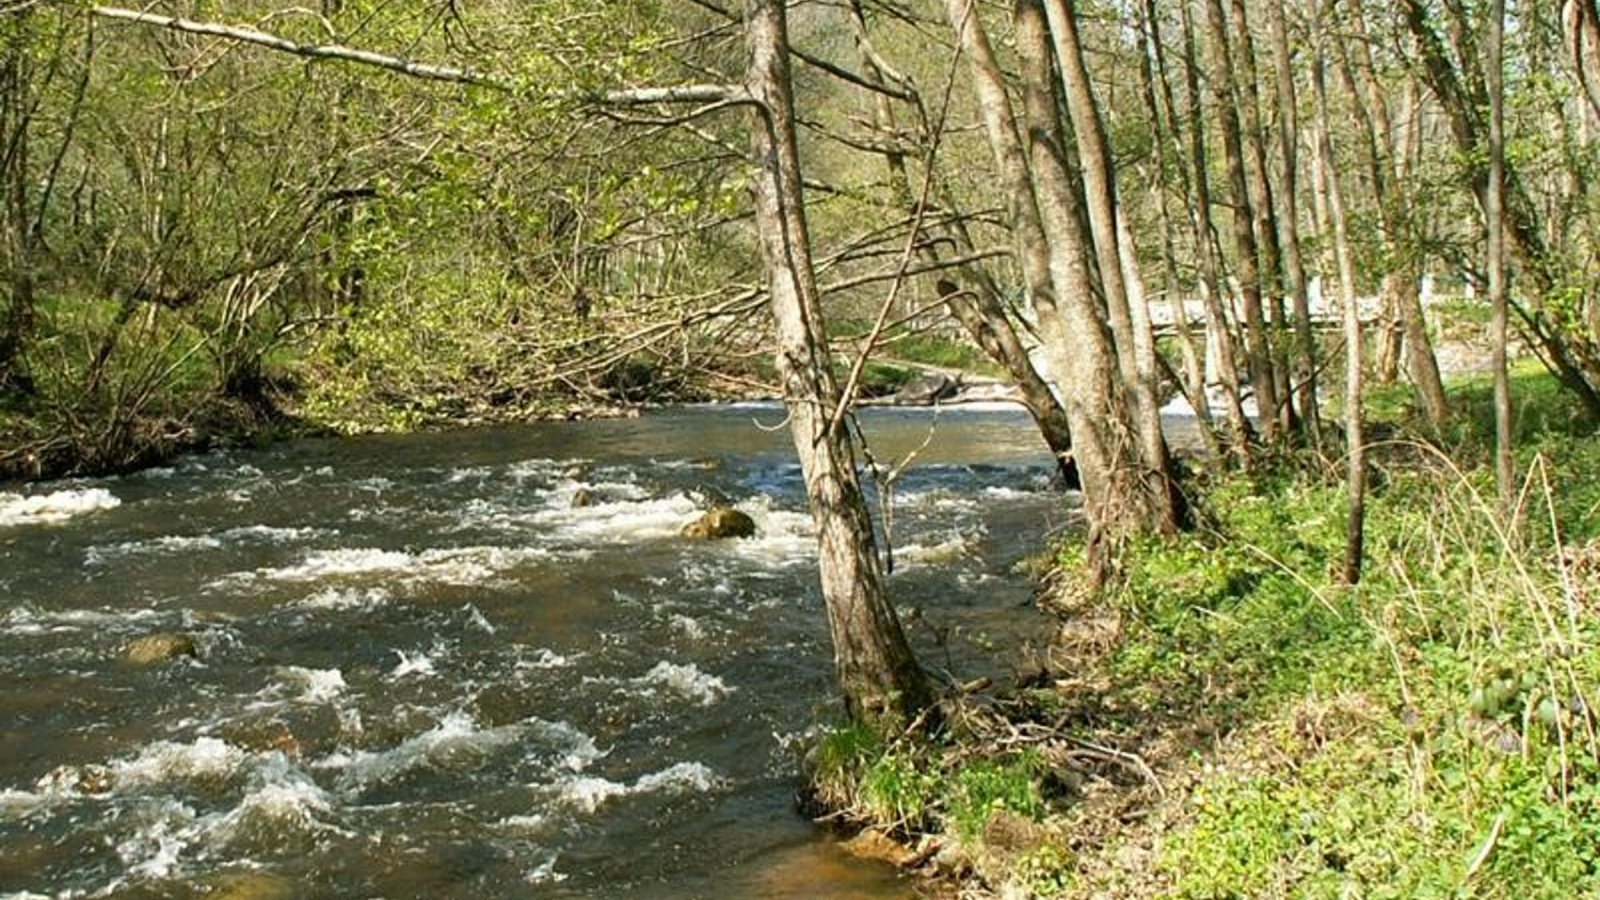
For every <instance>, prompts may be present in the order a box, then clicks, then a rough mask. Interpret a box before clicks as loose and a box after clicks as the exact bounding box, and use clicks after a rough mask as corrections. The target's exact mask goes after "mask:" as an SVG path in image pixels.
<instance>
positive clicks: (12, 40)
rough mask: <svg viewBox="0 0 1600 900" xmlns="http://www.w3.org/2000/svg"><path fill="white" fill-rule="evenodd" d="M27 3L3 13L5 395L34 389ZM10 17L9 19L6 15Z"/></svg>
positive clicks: (0, 378)
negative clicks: (30, 367) (28, 353)
mask: <svg viewBox="0 0 1600 900" xmlns="http://www.w3.org/2000/svg"><path fill="white" fill-rule="evenodd" d="M31 15H32V11H31V10H29V9H28V8H26V7H23V8H22V9H21V10H19V11H18V12H16V13H13V14H11V15H8V16H7V15H4V14H0V23H3V24H4V26H5V27H4V31H5V32H6V40H5V44H6V53H5V59H4V61H3V62H0V140H3V141H4V142H5V143H4V144H0V151H3V153H0V183H3V185H4V191H5V197H4V200H3V203H4V209H5V220H6V224H5V235H4V237H5V242H6V251H7V253H6V256H7V263H8V265H7V268H8V269H9V273H8V275H9V277H8V279H7V282H8V283H7V287H8V288H9V290H8V293H9V294H10V296H9V297H8V300H7V303H6V307H5V319H4V321H3V322H0V395H3V394H6V393H11V392H19V393H31V392H32V388H33V384H32V381H31V379H30V378H29V377H28V374H27V369H26V365H25V362H24V358H23V350H24V347H25V345H26V343H27V341H28V338H29V336H30V335H31V334H32V332H33V316H34V272H33V266H34V258H33V257H34V253H33V247H34V239H33V238H34V235H33V227H32V220H33V216H32V215H31V208H30V204H29V202H28V181H29V172H28V165H29V163H28V137H29V135H28V131H29V127H30V125H31V122H30V119H31V117H32V115H31V114H32V111H31V109H30V103H29V100H28V96H29V94H30V89H29V88H30V79H31V75H30V73H29V71H28V69H29V67H28V64H27V61H28V50H29V48H28V46H27V42H28V27H27V26H28V21H29V18H30V16H31ZM7 19H9V20H10V21H5V20H7Z"/></svg>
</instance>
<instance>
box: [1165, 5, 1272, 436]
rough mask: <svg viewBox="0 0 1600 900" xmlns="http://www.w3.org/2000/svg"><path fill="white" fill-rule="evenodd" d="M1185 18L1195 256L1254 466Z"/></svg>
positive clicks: (1237, 432) (1234, 423)
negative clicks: (1219, 257) (1225, 297)
mask: <svg viewBox="0 0 1600 900" xmlns="http://www.w3.org/2000/svg"><path fill="white" fill-rule="evenodd" d="M1178 9H1179V11H1180V12H1181V14H1182V17H1183V34H1184V42H1183V60H1184V73H1185V74H1184V88H1185V99H1186V100H1187V101H1188V103H1189V165H1190V169H1189V179H1190V184H1191V185H1192V187H1193V190H1194V205H1193V206H1192V208H1191V212H1190V220H1191V222H1190V224H1191V226H1192V228H1193V231H1194V245H1195V256H1196V257H1197V258H1198V259H1199V261H1200V296H1201V299H1203V300H1204V301H1205V306H1206V330H1207V331H1208V332H1209V336H1208V338H1207V343H1208V344H1209V345H1210V346H1212V347H1214V348H1215V349H1216V353H1215V354H1214V357H1215V362H1216V368H1217V382H1218V383H1219V384H1220V385H1221V386H1222V394H1223V403H1224V413H1225V414H1226V415H1227V418H1228V426H1229V428H1230V430H1231V431H1232V432H1233V434H1232V444H1233V448H1234V453H1235V455H1236V457H1237V459H1238V461H1239V463H1240V464H1241V465H1243V466H1246V467H1248V466H1249V464H1250V442H1251V438H1252V436H1253V433H1254V431H1253V429H1252V428H1251V426H1250V420H1249V418H1248V417H1246V416H1245V414H1244V404H1243V401H1242V397H1243V392H1242V390H1241V387H1240V382H1239V366H1238V363H1237V358H1236V354H1235V352H1234V343H1233V335H1232V334H1231V333H1230V332H1229V330H1228V316H1227V313H1226V310H1225V309H1224V308H1223V303H1222V297H1223V294H1224V288H1223V284H1222V272H1221V265H1220V263H1219V262H1218V260H1217V254H1216V250H1215V241H1214V233H1215V231H1216V229H1215V227H1214V226H1213V225H1212V221H1211V178H1210V175H1209V174H1208V164H1207V154H1206V138H1205V111H1204V104H1203V103H1202V101H1201V93H1200V65H1199V59H1198V56H1199V54H1198V53H1197V52H1196V49H1195V31H1194V23H1193V22H1192V21H1191V20H1190V15H1189V4H1188V0H1184V2H1181V3H1179V4H1178ZM1156 48H1157V50H1156V52H1157V57H1156V61H1157V66H1158V69H1159V70H1164V69H1165V66H1164V65H1162V63H1161V60H1162V56H1161V55H1160V44H1159V42H1158V43H1157V45H1156ZM1161 84H1162V86H1163V93H1164V94H1165V96H1166V99H1167V105H1168V106H1169V107H1170V108H1172V109H1176V108H1177V107H1176V105H1175V104H1174V103H1173V102H1172V91H1171V88H1170V87H1168V86H1167V85H1168V81H1167V78H1166V77H1165V76H1164V75H1163V77H1162V78H1161Z"/></svg>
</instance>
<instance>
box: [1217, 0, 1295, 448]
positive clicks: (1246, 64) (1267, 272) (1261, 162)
mask: <svg viewBox="0 0 1600 900" xmlns="http://www.w3.org/2000/svg"><path fill="white" fill-rule="evenodd" d="M1231 8H1232V10H1233V31H1234V34H1235V35H1237V37H1238V47H1239V55H1238V56H1237V57H1235V59H1234V62H1235V65H1234V75H1235V77H1236V78H1237V79H1238V84H1237V87H1238V91H1237V97H1238V101H1239V108H1240V111H1241V113H1242V117H1243V125H1244V142H1245V150H1246V151H1247V152H1246V156H1245V164H1246V165H1245V172H1246V174H1247V175H1248V176H1249V184H1250V209H1251V214H1252V215H1251V225H1252V227H1253V228H1254V230H1255V235H1256V246H1257V247H1259V248H1260V250H1261V292H1262V300H1263V303H1264V304H1265V307H1266V308H1267V309H1268V310H1270V311H1271V313H1272V321H1271V323H1270V324H1269V325H1268V335H1269V336H1268V344H1267V353H1268V357H1269V359H1270V361H1271V366H1272V393H1271V395H1270V397H1269V396H1268V395H1264V394H1258V395H1257V396H1259V397H1261V398H1262V400H1263V403H1262V415H1263V416H1269V415H1270V416H1275V417H1276V418H1277V423H1278V427H1279V428H1280V429H1282V431H1283V432H1284V433H1288V432H1289V431H1291V430H1292V429H1293V428H1294V426H1295V421H1294V420H1295V415H1294V405H1293V404H1292V403H1290V402H1289V394H1290V385H1289V365H1288V356H1287V353H1288V350H1289V341H1288V340H1287V334H1288V316H1287V315H1286V314H1285V311H1284V307H1283V284H1282V282H1281V280H1280V278H1281V273H1282V266H1283V254H1282V250H1281V249H1280V248H1279V246H1278V227H1277V223H1276V222H1275V221H1274V220H1275V219H1276V218H1277V217H1276V215H1275V214H1274V209H1275V202H1274V197H1273V194H1274V192H1273V190H1272V181H1271V179H1270V178H1269V177H1268V174H1267V173H1268V170H1269V166H1268V164H1267V141H1266V138H1265V137H1264V136H1263V133H1262V127H1261V92H1260V90H1259V87H1258V79H1257V76H1256V46H1255V38H1254V37H1253V36H1252V35H1251V33H1250V19H1249V17H1248V16H1247V15H1246V13H1245V4H1244V0H1232V2H1231ZM1269 400H1270V403H1271V405H1270V406H1268V405H1267V402H1268V401H1269Z"/></svg>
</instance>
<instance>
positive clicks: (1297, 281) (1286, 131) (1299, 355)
mask: <svg viewBox="0 0 1600 900" xmlns="http://www.w3.org/2000/svg"><path fill="white" fill-rule="evenodd" d="M1264 6H1265V7H1266V10H1267V26H1268V28H1269V29H1270V30H1271V33H1272V68H1273V73H1274V76H1275V78H1276V81H1277V91H1278V98H1277V99H1278V129H1279V131H1280V132H1281V133H1280V134H1279V135H1278V164H1279V166H1280V167H1281V168H1282V170H1283V184H1282V185H1281V186H1280V187H1279V189H1278V193H1277V194H1276V195H1274V196H1275V197H1276V198H1277V201H1278V217H1277V218H1278V245H1279V247H1280V248H1281V249H1282V251H1283V269H1284V275H1285V276H1286V277H1287V278H1288V281H1289V285H1288V287H1289V296H1290V302H1291V304H1292V306H1293V308H1294V342H1295V359H1296V362H1295V369H1296V371H1295V382H1296V398H1297V399H1298V401H1299V402H1298V406H1299V413H1300V419H1301V424H1302V426H1303V427H1304V428H1305V429H1306V430H1308V431H1309V432H1310V433H1311V434H1312V436H1313V439H1316V436H1317V435H1318V434H1319V433H1320V430H1321V428H1322V423H1321V416H1320V415H1319V410H1318V408H1317V407H1318V404H1317V341H1316V337H1315V335H1314V334H1313V333H1312V330H1311V295H1310V293H1309V291H1308V290H1307V288H1306V268H1305V261H1304V259H1303V257H1302V256H1301V252H1300V193H1299V192H1300V175H1299V159H1300V122H1299V110H1298V108H1297V107H1296V103H1297V101H1296V96H1295V93H1296V92H1295V86H1294V70H1293V67H1292V65H1291V60H1290V58H1289V29H1288V26H1287V24H1286V23H1285V22H1284V15H1283V5H1282V4H1280V3H1266V4H1264Z"/></svg>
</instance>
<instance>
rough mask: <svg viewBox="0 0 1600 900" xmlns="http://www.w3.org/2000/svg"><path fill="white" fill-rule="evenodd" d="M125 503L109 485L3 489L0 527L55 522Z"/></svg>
mask: <svg viewBox="0 0 1600 900" xmlns="http://www.w3.org/2000/svg"><path fill="white" fill-rule="evenodd" d="M121 505H122V501H121V500H119V499H117V498H116V496H114V495H113V494H112V493H111V492H110V491H108V490H106V489H105V488H85V489H83V490H65V491H55V492H53V493H49V494H34V495H32V496H23V495H21V494H7V493H0V528H3V527H7V526H19V525H53V524H56V523H60V522H65V521H67V520H68V519H73V518H76V517H78V516H86V515H89V514H90V513H97V512H102V511H104V510H108V509H116V508H117V507H119V506H121Z"/></svg>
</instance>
